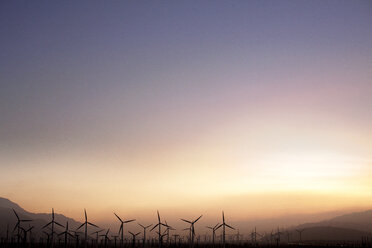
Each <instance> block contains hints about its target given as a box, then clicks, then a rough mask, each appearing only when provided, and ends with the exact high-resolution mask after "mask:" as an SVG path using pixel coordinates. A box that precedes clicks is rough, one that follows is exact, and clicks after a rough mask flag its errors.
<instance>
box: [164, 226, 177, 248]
mask: <svg viewBox="0 0 372 248" xmlns="http://www.w3.org/2000/svg"><path fill="white" fill-rule="evenodd" d="M165 225H167V229H166V233H167V245H168V246H169V231H170V230H176V229H174V228H173V227H171V226H170V225H168V223H167V221H165Z"/></svg>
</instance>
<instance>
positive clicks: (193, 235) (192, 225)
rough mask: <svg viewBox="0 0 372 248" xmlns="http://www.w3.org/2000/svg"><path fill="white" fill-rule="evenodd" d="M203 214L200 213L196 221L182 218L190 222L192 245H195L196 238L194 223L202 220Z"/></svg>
mask: <svg viewBox="0 0 372 248" xmlns="http://www.w3.org/2000/svg"><path fill="white" fill-rule="evenodd" d="M202 216H203V215H200V216H199V217H198V218H197V219H196V220H194V221H190V220H185V219H181V220H182V221H184V222H187V223H189V224H190V238H191V240H190V247H191V248H192V247H194V238H195V227H194V224H195V223H196V222H197V221H198V220H200V218H201V217H202Z"/></svg>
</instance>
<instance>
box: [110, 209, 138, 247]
mask: <svg viewBox="0 0 372 248" xmlns="http://www.w3.org/2000/svg"><path fill="white" fill-rule="evenodd" d="M114 214H115V216H116V218H118V219H119V221H120V223H121V224H120V229H119V235H120V233H121V239H120V247H122V246H123V242H124V224H126V223H129V222H132V221H135V220H134V219H133V220H124V221H123V220H122V219H121V218H120V217H119V216H118V215H117V214H116V213H114Z"/></svg>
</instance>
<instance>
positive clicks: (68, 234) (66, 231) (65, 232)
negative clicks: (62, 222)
mask: <svg viewBox="0 0 372 248" xmlns="http://www.w3.org/2000/svg"><path fill="white" fill-rule="evenodd" d="M59 235H65V248H66V247H67V243H68V242H67V237H68V236H70V237H74V236H73V235H72V234H71V233H70V231H69V230H68V221H67V222H66V229H65V231H64V232H62V233H60V234H59Z"/></svg>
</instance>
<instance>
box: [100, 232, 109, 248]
mask: <svg viewBox="0 0 372 248" xmlns="http://www.w3.org/2000/svg"><path fill="white" fill-rule="evenodd" d="M109 232H110V228H109V229H108V230H107V232H106V233H105V234H103V235H100V236H101V237H104V239H105V248H106V247H107V241H109V240H110V239H109V237H108V233H109Z"/></svg>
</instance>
